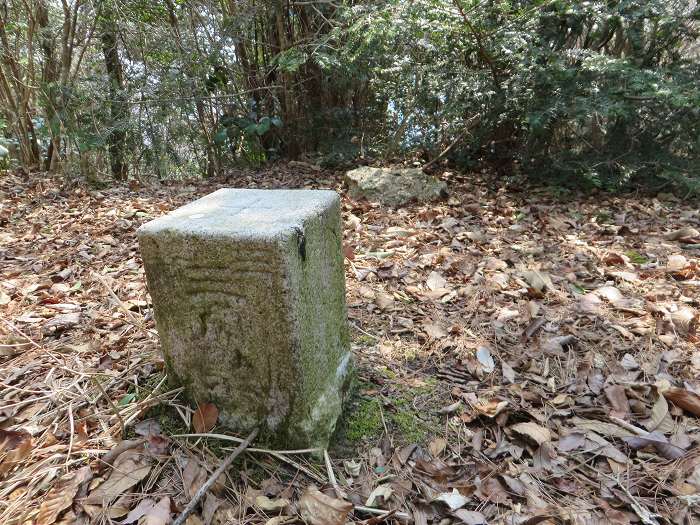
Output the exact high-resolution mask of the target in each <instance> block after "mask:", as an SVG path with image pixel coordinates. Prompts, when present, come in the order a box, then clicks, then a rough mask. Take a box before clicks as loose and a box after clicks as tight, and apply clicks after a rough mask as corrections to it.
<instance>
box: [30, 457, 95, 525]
mask: <svg viewBox="0 0 700 525" xmlns="http://www.w3.org/2000/svg"><path fill="white" fill-rule="evenodd" d="M91 478H92V471H91V470H90V467H83V468H81V469H80V470H76V471H74V472H69V473H68V474H66V475H65V476H63V477H61V478H60V479H59V480H58V481H57V482H56V484H55V485H54V486H53V487H52V488H51V490H49V492H48V493H47V494H46V496H45V497H44V501H42V502H41V506H40V507H39V513H38V514H37V516H36V518H35V522H34V525H51V524H52V523H54V522H55V521H56V518H57V517H58V515H59V514H60V513H61V512H63V511H64V510H66V509H67V508H68V507H70V506H71V505H72V504H73V498H75V495H76V494H77V493H78V489H79V488H80V485H82V484H83V483H84V482H86V481H88V480H90V479H91Z"/></svg>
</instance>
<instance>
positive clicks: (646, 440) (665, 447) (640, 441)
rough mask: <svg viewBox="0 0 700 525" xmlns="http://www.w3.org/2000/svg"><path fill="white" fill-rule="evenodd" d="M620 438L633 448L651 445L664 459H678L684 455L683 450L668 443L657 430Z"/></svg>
mask: <svg viewBox="0 0 700 525" xmlns="http://www.w3.org/2000/svg"><path fill="white" fill-rule="evenodd" d="M622 439H623V440H624V441H625V443H627V444H628V445H629V446H630V447H632V448H633V449H635V450H638V449H640V448H644V447H648V446H653V447H654V448H655V449H656V450H657V452H658V453H659V454H660V455H661V456H662V457H664V458H666V459H678V458H682V457H683V456H685V450H683V449H682V448H680V447H678V446H676V445H673V444H671V443H669V442H668V439H666V437H665V436H664V435H663V434H659V433H658V432H650V433H649V434H647V435H646V436H630V437H626V438H622Z"/></svg>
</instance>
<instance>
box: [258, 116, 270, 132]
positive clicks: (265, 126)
mask: <svg viewBox="0 0 700 525" xmlns="http://www.w3.org/2000/svg"><path fill="white" fill-rule="evenodd" d="M269 130H270V117H263V118H261V119H260V122H259V123H258V125H257V126H256V127H255V132H256V133H257V134H258V135H260V136H262V135H264V134H265V133H267V132H268V131H269Z"/></svg>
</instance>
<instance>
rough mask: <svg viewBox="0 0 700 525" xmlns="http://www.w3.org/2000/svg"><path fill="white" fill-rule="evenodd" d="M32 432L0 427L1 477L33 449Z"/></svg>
mask: <svg viewBox="0 0 700 525" xmlns="http://www.w3.org/2000/svg"><path fill="white" fill-rule="evenodd" d="M33 443H34V442H33V440H32V436H31V434H29V433H28V432H22V431H17V430H3V429H0V479H1V478H2V477H3V476H4V475H5V474H7V473H8V472H9V471H10V470H12V468H13V467H14V466H15V465H17V464H18V463H20V462H21V461H22V460H24V459H25V458H26V457H27V456H28V455H29V453H30V452H31V451H32V446H33Z"/></svg>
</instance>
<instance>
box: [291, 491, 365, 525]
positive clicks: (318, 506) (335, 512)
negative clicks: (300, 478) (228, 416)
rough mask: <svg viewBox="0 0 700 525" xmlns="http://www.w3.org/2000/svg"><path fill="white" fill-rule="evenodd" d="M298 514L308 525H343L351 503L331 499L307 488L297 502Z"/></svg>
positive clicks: (350, 508)
mask: <svg viewBox="0 0 700 525" xmlns="http://www.w3.org/2000/svg"><path fill="white" fill-rule="evenodd" d="M299 508H300V514H301V517H302V519H303V520H304V521H305V522H306V523H308V525H345V520H346V519H347V517H348V514H350V511H351V510H352V503H350V502H348V501H344V500H342V499H336V498H331V497H330V496H326V495H325V494H324V493H323V492H321V491H319V490H317V489H315V488H313V487H309V488H307V489H306V491H305V492H304V494H303V495H302V496H301V500H300V501H299Z"/></svg>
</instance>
